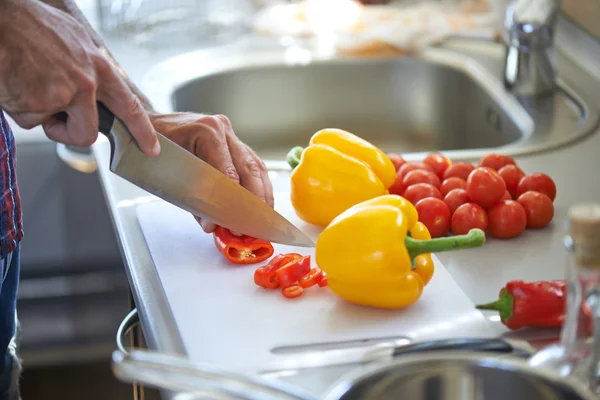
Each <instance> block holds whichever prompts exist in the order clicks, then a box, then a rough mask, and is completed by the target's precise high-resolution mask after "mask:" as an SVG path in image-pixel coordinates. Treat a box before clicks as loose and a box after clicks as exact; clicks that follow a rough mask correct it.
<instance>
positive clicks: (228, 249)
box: [213, 226, 275, 264]
mask: <svg viewBox="0 0 600 400" xmlns="http://www.w3.org/2000/svg"><path fill="white" fill-rule="evenodd" d="M213 238H214V241H215V246H217V249H218V250H219V252H221V254H223V255H224V256H225V258H226V259H227V261H229V262H230V263H233V264H256V263H259V262H261V261H264V260H266V259H268V258H269V257H271V256H272V255H273V252H274V251H275V249H274V248H273V245H272V244H271V243H269V242H267V241H265V240H260V239H256V238H253V237H251V236H246V235H243V236H236V235H234V234H233V233H231V231H230V230H229V229H227V228H223V227H222V226H217V228H216V229H215V231H214V233H213Z"/></svg>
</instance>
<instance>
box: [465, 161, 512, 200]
mask: <svg viewBox="0 0 600 400" xmlns="http://www.w3.org/2000/svg"><path fill="white" fill-rule="evenodd" d="M505 191H506V184H505V183H504V179H502V178H501V177H500V175H498V173H497V172H496V171H494V170H493V169H490V168H486V167H479V168H475V169H474V170H473V172H471V173H470V174H469V178H468V179H467V194H468V195H469V198H470V199H471V201H472V202H474V203H477V204H479V205H480V206H481V207H483V208H488V207H491V206H492V205H493V204H494V203H497V202H498V201H499V200H500V199H501V198H502V196H504V192H505Z"/></svg>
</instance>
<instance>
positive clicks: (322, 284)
mask: <svg viewBox="0 0 600 400" xmlns="http://www.w3.org/2000/svg"><path fill="white" fill-rule="evenodd" d="M328 284H329V281H328V280H327V275H325V273H323V276H322V277H321V280H320V281H319V287H325V286H327V285H328Z"/></svg>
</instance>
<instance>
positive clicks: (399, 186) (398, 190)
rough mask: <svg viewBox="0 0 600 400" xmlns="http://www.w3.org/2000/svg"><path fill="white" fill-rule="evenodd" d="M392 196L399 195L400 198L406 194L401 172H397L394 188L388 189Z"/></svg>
mask: <svg viewBox="0 0 600 400" xmlns="http://www.w3.org/2000/svg"><path fill="white" fill-rule="evenodd" d="M388 191H389V192H390V194H397V195H398V196H402V193H404V184H403V183H402V176H400V171H398V172H396V180H394V183H392V186H390V187H389V188H388Z"/></svg>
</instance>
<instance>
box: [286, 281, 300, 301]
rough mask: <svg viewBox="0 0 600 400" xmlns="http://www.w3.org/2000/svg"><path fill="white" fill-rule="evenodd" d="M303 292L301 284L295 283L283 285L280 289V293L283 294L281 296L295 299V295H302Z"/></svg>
mask: <svg viewBox="0 0 600 400" xmlns="http://www.w3.org/2000/svg"><path fill="white" fill-rule="evenodd" d="M303 292H304V289H302V286H300V285H298V284H297V283H296V284H294V285H291V286H288V287H285V288H283V289H282V290H281V293H282V294H283V296H284V297H286V298H288V299H295V298H296V297H300V296H302V293H303Z"/></svg>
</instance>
